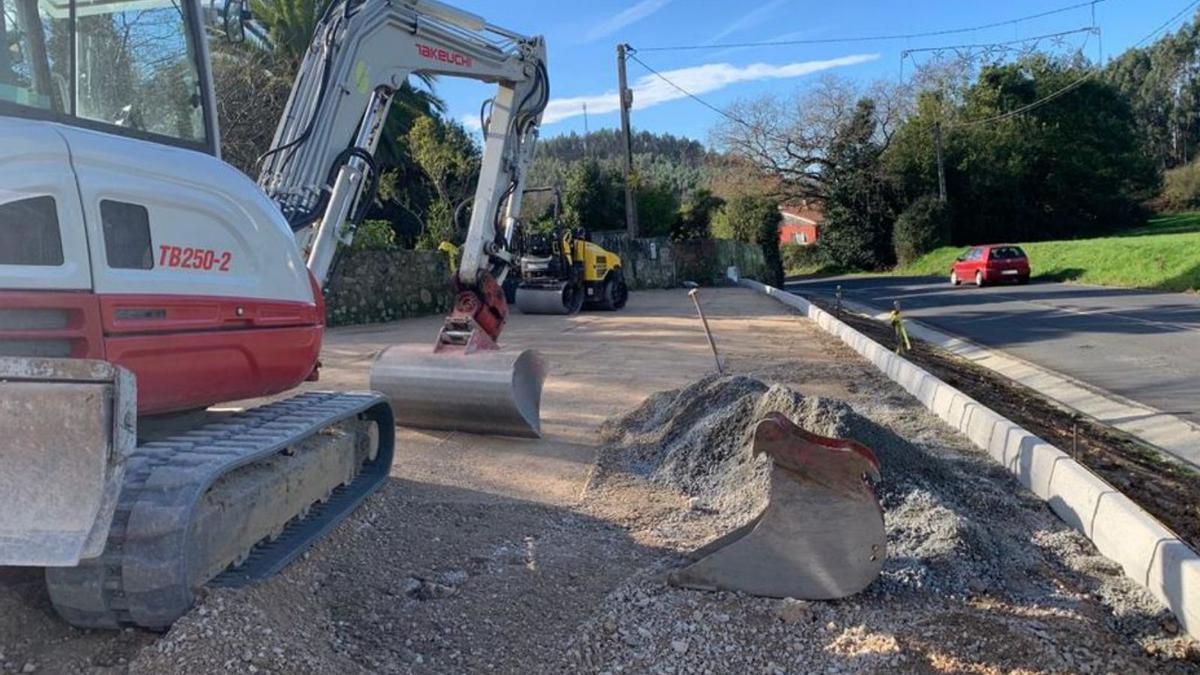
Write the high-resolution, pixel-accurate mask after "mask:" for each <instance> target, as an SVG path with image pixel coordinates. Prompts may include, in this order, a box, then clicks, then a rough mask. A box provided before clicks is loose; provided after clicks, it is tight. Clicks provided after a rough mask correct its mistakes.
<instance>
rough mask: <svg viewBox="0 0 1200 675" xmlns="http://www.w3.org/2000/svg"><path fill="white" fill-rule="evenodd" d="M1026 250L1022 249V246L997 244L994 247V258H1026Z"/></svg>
mask: <svg viewBox="0 0 1200 675" xmlns="http://www.w3.org/2000/svg"><path fill="white" fill-rule="evenodd" d="M1024 257H1025V251H1022V250H1021V247H1020V246H997V247H996V248H993V249H992V254H991V258H992V260H1012V259H1014V258H1024Z"/></svg>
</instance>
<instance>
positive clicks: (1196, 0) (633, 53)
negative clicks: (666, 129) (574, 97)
mask: <svg viewBox="0 0 1200 675" xmlns="http://www.w3.org/2000/svg"><path fill="white" fill-rule="evenodd" d="M1096 1H1097V2H1104V1H1105V0H1096ZM1088 4H1091V3H1083V4H1081V5H1074V6H1072V8H1073V9H1074V8H1078V7H1082V6H1085V5H1088ZM1197 5H1200V0H1192V2H1189V3H1188V4H1187V5H1186V6H1185V7H1184V8H1183V9H1181V10H1179V11H1178V12H1176V13H1175V14H1173V15H1172V16H1171V18H1169V19H1167V20H1166V21H1164V22H1162V24H1160V25H1159V26H1158V27H1157V28H1155V29H1154V30H1153V31H1151V32H1149V33H1148V34H1146V35H1145V36H1144V37H1142V39H1140V40H1138V41H1137V42H1135V43H1134V44H1133V48H1137V47H1141V46H1142V45H1144V44H1145V43H1146V42H1148V41H1150V40H1151V39H1153V38H1154V37H1155V36H1157V35H1158V34H1159V33H1161V32H1162V31H1163V30H1164V29H1165V28H1167V27H1169V26H1170V25H1171V24H1172V23H1174V22H1175V21H1178V20H1179V17H1181V16H1183V15H1184V14H1186V13H1187V12H1188V11H1190V10H1191V9H1193V8H1195V7H1196V6H1197ZM1052 11H1061V10H1052ZM1014 21H1015V20H1014ZM1010 23H1011V22H1010ZM627 48H628V51H627V54H628V57H629V58H630V59H633V60H634V61H636V62H637V63H638V65H640V66H641V67H643V68H645V69H646V70H647V71H649V72H650V73H651V74H652V75H654V76H655V77H657V78H658V79H660V80H662V81H663V82H666V83H667V84H668V85H670V86H671V87H672V88H674V89H675V90H676V91H678V92H679V93H681V94H683V95H684V96H686V97H688V98H690V99H692V100H693V101H695V102H697V103H699V104H700V105H702V106H704V107H705V108H708V109H709V110H711V111H713V112H715V113H717V114H718V115H720V116H722V117H724V118H726V119H728V120H730V121H731V122H734V123H735V124H740V125H742V126H743V127H746V128H747V129H750V130H751V131H755V132H756V133H760V132H761V130H759V129H757V128H756V127H755V126H754V125H752V124H750V123H749V122H747V121H746V120H744V119H741V118H740V117H737V116H735V115H731V114H730V113H728V112H726V111H725V110H722V109H720V108H718V107H717V106H715V105H713V104H711V103H709V102H708V101H705V100H704V99H702V98H700V97H699V96H697V95H696V94H693V93H692V92H690V91H688V90H687V89H684V88H683V87H681V86H679V85H678V84H676V83H675V82H673V81H672V80H671V79H670V78H668V77H667V76H666V75H663V74H662V73H660V72H658V71H657V70H655V69H654V68H652V67H651V66H650V65H649V64H647V63H646V62H645V61H643V60H641V59H640V58H638V57H637V51H638V50H635V49H633V48H632V47H628V45H627ZM1098 72H1099V69H1093V70H1089V71H1088V72H1087V73H1085V74H1084V75H1083V76H1081V77H1079V78H1078V79H1076V80H1075V81H1074V82H1071V83H1070V84H1068V85H1066V86H1064V87H1062V88H1061V89H1058V90H1056V91H1053V92H1051V93H1049V94H1047V95H1045V96H1043V97H1042V98H1039V99H1037V100H1036V101H1032V102H1030V103H1027V104H1025V105H1023V106H1021V107H1019V108H1015V109H1013V110H1009V111H1007V112H1004V113H1000V114H998V115H994V116H992V117H988V118H985V119H981V120H971V121H967V122H958V123H955V124H953V125H949V126H952V127H967V126H976V125H980V124H991V123H993V122H999V121H1002V120H1006V119H1008V118H1010V117H1015V116H1017V115H1020V114H1022V113H1026V112H1029V111H1030V110H1033V109H1034V108H1037V107H1040V106H1042V105H1045V104H1046V103H1049V102H1051V101H1053V100H1055V99H1057V98H1059V97H1061V96H1063V95H1065V94H1068V93H1070V92H1071V91H1074V90H1075V89H1078V88H1079V87H1080V86H1081V85H1083V84H1084V83H1085V82H1086V81H1087V80H1089V79H1091V78H1092V77H1093V76H1094V75H1096V74H1097V73H1098ZM765 135H767V136H768V137H769V138H771V139H772V140H775V141H776V142H782V143H789V142H791V141H790V139H787V138H783V137H777V136H774V135H772V134H765Z"/></svg>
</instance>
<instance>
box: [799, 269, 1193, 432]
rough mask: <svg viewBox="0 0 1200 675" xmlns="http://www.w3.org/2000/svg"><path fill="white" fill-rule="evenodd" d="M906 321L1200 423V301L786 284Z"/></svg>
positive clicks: (887, 280)
mask: <svg viewBox="0 0 1200 675" xmlns="http://www.w3.org/2000/svg"><path fill="white" fill-rule="evenodd" d="M839 284H840V285H841V286H842V294H843V297H844V298H846V299H847V300H853V301H856V302H859V303H862V304H865V305H868V306H870V307H873V308H876V309H878V310H879V311H881V312H882V311H888V310H890V309H891V307H892V301H893V300H899V301H900V303H901V308H902V309H903V311H904V314H905V315H906V316H907V317H909V318H913V319H918V320H920V321H921V322H922V323H925V324H927V325H930V326H933V327H935V328H938V329H940V330H942V331H943V332H946V333H952V334H954V335H957V336H960V337H964V338H967V339H970V340H973V341H975V342H977V343H979V344H982V345H986V346H988V347H992V348H995V349H998V350H1002V351H1004V352H1007V353H1009V354H1012V355H1013V356H1016V357H1018V358H1021V359H1024V360H1026V361H1029V362H1031V363H1034V364H1037V365H1040V366H1042V367H1044V368H1048V369H1050V370H1053V371H1057V372H1059V373H1063V374H1065V375H1069V376H1071V377H1073V378H1075V379H1077V380H1080V381H1081V382H1085V383H1088V384H1091V385H1092V386H1095V387H1100V388H1101V389H1105V390H1107V391H1110V392H1113V393H1115V394H1118V395H1120V396H1124V397H1125V398H1128V399H1131V400H1134V401H1137V402H1139V403H1142V404H1144V405H1148V406H1151V407H1153V408H1157V409H1158V410H1160V411H1163V412H1167V413H1171V414H1173V415H1176V416H1178V417H1181V418H1183V419H1186V420H1189V421H1191V422H1193V423H1200V297H1198V296H1193V295H1187V294H1183V293H1159V292H1149V291H1135V290H1129V289H1120V288H1105V287H1099V286H1081V285H1076V284H1059V283H1052V282H1045V283H1038V282H1036V281H1035V282H1034V283H1031V284H1029V285H1027V286H1010V285H1005V286H987V287H984V288H975V287H974V286H959V287H957V288H956V287H953V286H951V285H950V283H949V282H948V280H947V279H946V278H941V277H938V278H934V277H838V278H832V279H820V280H814V281H798V282H792V283H789V284H787V289H788V290H789V291H792V292H794V293H798V294H800V295H809V294H816V295H821V296H828V297H832V296H833V294H834V290H835V288H836V287H837V286H838V285H839Z"/></svg>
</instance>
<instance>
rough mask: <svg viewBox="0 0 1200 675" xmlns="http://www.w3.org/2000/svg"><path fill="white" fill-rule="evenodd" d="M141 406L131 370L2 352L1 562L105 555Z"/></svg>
mask: <svg viewBox="0 0 1200 675" xmlns="http://www.w3.org/2000/svg"><path fill="white" fill-rule="evenodd" d="M136 405H137V392H136V387H135V384H134V378H133V376H132V375H131V374H130V373H129V372H128V371H126V370H124V369H121V368H119V367H116V366H113V365H110V364H108V363H105V362H103V361H93V360H84V359H41V358H0V429H3V430H4V434H3V438H2V439H0V513H2V514H4V516H3V518H0V565H4V566H7V565H28V566H39V567H69V566H73V565H77V564H78V563H79V561H80V560H82V559H86V558H94V557H96V556H98V555H100V553H101V551H102V550H103V547H104V542H105V539H106V537H107V536H108V528H109V525H110V524H111V522H112V517H113V511H114V510H115V509H116V504H117V496H118V494H119V493H120V489H121V482H122V480H123V478H124V475H125V459H126V457H128V455H129V453H130V452H131V451H132V450H133V447H134V445H135V444H136V436H137V429H136V427H137V424H136V414H137V413H136Z"/></svg>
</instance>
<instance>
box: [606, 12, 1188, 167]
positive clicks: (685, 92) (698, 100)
mask: <svg viewBox="0 0 1200 675" xmlns="http://www.w3.org/2000/svg"><path fill="white" fill-rule="evenodd" d="M1197 2H1200V0H1197ZM626 56H628V57H629V58H630V59H633V60H634V61H637V63H638V65H640V66H641V67H643V68H645V69H646V70H648V71H650V73H651V74H653V75H654V76H655V77H657V78H658V79H660V80H662V81H663V82H666V83H667V84H668V85H670V86H671V87H673V88H674V89H675V90H676V91H678V92H679V93H681V94H683V95H684V96H687V97H688V98H690V99H692V100H693V101H695V102H696V103H699V104H700V105H702V106H704V107H705V108H708V109H709V110H711V111H713V112H715V113H717V114H718V115H720V116H721V117H724V118H725V119H727V120H729V121H731V122H734V123H736V124H740V125H742V126H744V127H746V128H747V129H749V130H751V131H754V132H755V133H761V132H762V130H761V129H758V128H756V127H755V126H754V125H753V124H750V123H749V122H747V121H746V120H744V119H742V118H740V117H737V116H736V115H732V114H730V113H729V112H727V111H725V110H722V109H720V108H718V107H717V106H715V105H713V104H711V103H709V102H708V101H705V100H704V99H702V98H700V97H699V96H697V95H695V94H693V93H692V92H690V91H688V90H687V89H684V88H683V87H681V86H679V85H678V84H675V83H674V82H673V81H671V79H670V78H668V77H667V76H666V75H663V74H662V73H660V72H658V71H657V70H655V69H654V68H651V67H650V65H649V64H647V63H646V62H645V61H643V60H641V59H639V58H638V57H637V53H636V50H633V49H629V50H628V51H626ZM764 135H765V136H767V137H769V138H771V139H772V140H774V141H776V142H780V143H790V142H791V140H790V139H787V138H783V137H780V136H774V135H773V134H765V133H764Z"/></svg>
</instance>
